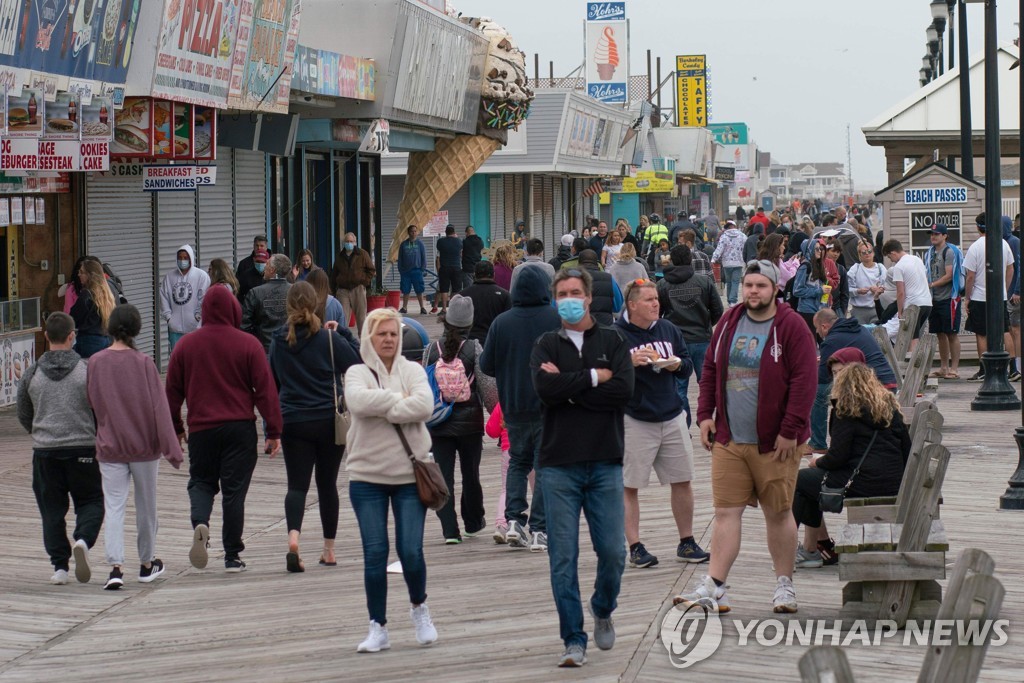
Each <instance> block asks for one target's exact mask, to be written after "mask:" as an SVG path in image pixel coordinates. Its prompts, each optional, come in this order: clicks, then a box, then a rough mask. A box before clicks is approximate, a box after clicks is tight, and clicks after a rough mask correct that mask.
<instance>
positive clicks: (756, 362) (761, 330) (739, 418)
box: [725, 315, 775, 444]
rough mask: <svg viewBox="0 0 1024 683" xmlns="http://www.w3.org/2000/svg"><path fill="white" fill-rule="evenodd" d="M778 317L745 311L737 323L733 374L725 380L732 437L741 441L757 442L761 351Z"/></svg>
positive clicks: (732, 356) (731, 354) (732, 362)
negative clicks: (753, 316)
mask: <svg viewBox="0 0 1024 683" xmlns="http://www.w3.org/2000/svg"><path fill="white" fill-rule="evenodd" d="M774 320H775V319H774V318H769V319H768V320H765V321H763V322H755V321H754V320H751V319H750V316H748V315H744V316H743V317H742V318H740V320H739V323H738V324H737V326H736V333H735V334H734V335H733V338H732V351H730V352H729V374H728V375H727V379H726V382H725V412H726V415H728V417H729V429H730V431H731V432H732V440H733V441H734V442H736V443H741V444H756V443H757V390H758V384H759V377H760V367H761V352H762V351H763V350H764V347H765V341H766V340H767V338H768V333H769V331H771V328H772V322H774Z"/></svg>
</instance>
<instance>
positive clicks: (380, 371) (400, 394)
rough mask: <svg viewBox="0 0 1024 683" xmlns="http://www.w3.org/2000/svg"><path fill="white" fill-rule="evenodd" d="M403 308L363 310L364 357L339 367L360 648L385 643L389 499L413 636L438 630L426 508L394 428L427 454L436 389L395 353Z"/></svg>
mask: <svg viewBox="0 0 1024 683" xmlns="http://www.w3.org/2000/svg"><path fill="white" fill-rule="evenodd" d="M401 348H402V330H401V316H400V315H399V314H398V313H396V312H395V311H394V310H391V309H378V310H376V311H373V312H371V313H370V314H369V315H368V316H367V317H366V322H365V324H364V325H363V333H362V339H361V345H360V355H361V356H362V358H363V361H364V363H365V365H354V366H352V367H351V368H349V369H348V371H347V372H346V373H345V400H346V402H347V404H348V409H349V412H350V413H351V415H352V426H351V428H350V429H349V433H348V445H347V450H348V463H347V465H346V470H347V471H348V477H349V500H351V501H352V507H353V508H354V509H355V513H356V519H357V521H358V522H359V535H360V537H361V538H362V542H363V583H364V587H365V590H366V606H367V608H368V610H369V612H370V631H369V634H368V635H367V637H366V639H365V640H364V641H363V642H361V643H360V644H359V647H358V648H357V651H358V652H380V651H381V650H387V649H389V648H390V647H391V643H390V641H389V639H388V630H387V617H386V612H387V592H388V576H387V561H388V549H389V545H388V506H389V505H390V506H391V509H392V510H394V513H395V546H396V548H395V549H396V550H397V552H398V559H399V560H401V562H402V574H403V576H404V577H405V584H406V586H407V587H408V589H409V600H410V601H411V602H412V609H411V610H410V614H411V616H412V622H413V625H414V626H415V627H416V640H417V641H418V642H419V643H420V644H421V645H429V644H430V643H433V642H434V641H435V640H437V630H436V629H435V628H434V624H433V622H432V621H431V619H430V610H428V609H427V604H426V599H427V565H426V562H425V561H424V559H423V525H424V522H425V520H426V514H427V508H426V506H424V505H423V503H422V502H420V498H419V494H418V493H417V491H416V478H415V476H414V475H413V471H412V462H411V461H410V460H409V457H408V455H407V454H406V452H405V448H404V446H403V445H402V441H401V438H400V437H399V435H398V431H397V429H396V426H397V427H398V428H400V429H401V430H402V432H403V433H404V434H405V438H406V439H407V440H408V442H409V446H410V448H411V449H412V452H413V455H414V456H415V457H416V458H418V459H420V460H424V459H427V458H428V457H429V451H430V434H429V432H428V431H427V427H426V419H427V418H428V417H430V414H431V411H432V410H433V407H434V396H433V393H432V392H431V390H430V385H429V384H428V383H427V375H426V372H424V370H423V368H422V367H421V366H420V365H418V364H416V363H413V362H412V361H409V360H407V359H406V358H405V357H404V356H402V353H401Z"/></svg>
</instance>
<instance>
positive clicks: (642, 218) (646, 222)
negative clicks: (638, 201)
mask: <svg viewBox="0 0 1024 683" xmlns="http://www.w3.org/2000/svg"><path fill="white" fill-rule="evenodd" d="M640 225H642V226H643V227H645V228H649V227H651V219H650V218H648V217H647V214H642V215H641V216H640Z"/></svg>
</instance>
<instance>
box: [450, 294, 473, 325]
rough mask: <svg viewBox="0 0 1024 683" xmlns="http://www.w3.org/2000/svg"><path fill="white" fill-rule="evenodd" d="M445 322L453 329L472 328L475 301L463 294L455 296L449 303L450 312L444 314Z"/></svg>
mask: <svg viewBox="0 0 1024 683" xmlns="http://www.w3.org/2000/svg"><path fill="white" fill-rule="evenodd" d="M444 321H445V322H446V323H448V324H449V325H451V326H452V327H472V326H473V300H472V299H470V298H469V297H465V296H462V295H461V294H456V295H455V296H453V297H452V300H451V301H449V302H448V312H447V313H445V314H444Z"/></svg>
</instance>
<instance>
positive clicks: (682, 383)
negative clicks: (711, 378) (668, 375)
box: [676, 342, 710, 427]
mask: <svg viewBox="0 0 1024 683" xmlns="http://www.w3.org/2000/svg"><path fill="white" fill-rule="evenodd" d="M709 343H710V342H695V343H693V344H690V343H689V342H687V344H686V352H687V353H689V354H690V360H692V361H693V374H694V375H696V376H697V382H700V373H701V371H702V370H703V369H704V355H705V354H706V353H707V352H708V344H709ZM676 391H678V392H679V398H681V399H683V410H685V411H686V426H687V427H689V426H690V425H691V424H692V423H693V415H691V414H690V398H689V392H690V376H689V375H687V376H686V377H685V378H683V379H680V378H679V377H676Z"/></svg>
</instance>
